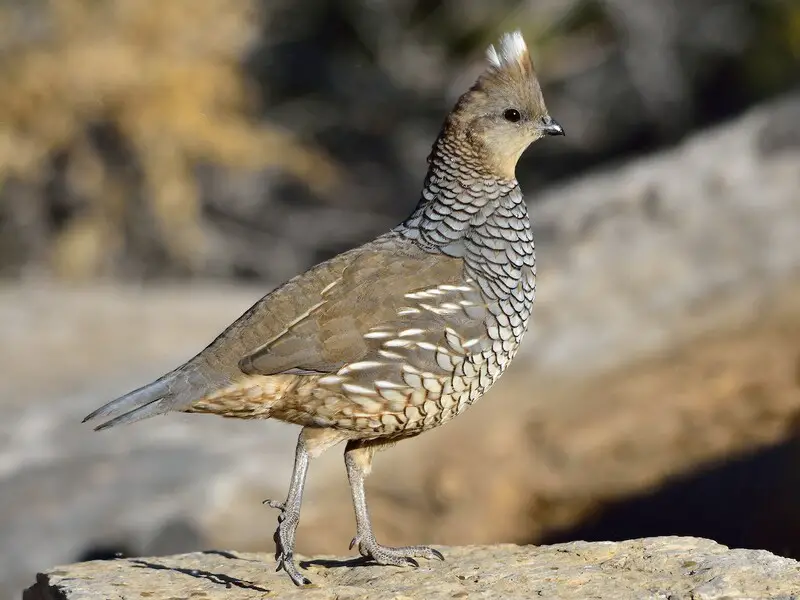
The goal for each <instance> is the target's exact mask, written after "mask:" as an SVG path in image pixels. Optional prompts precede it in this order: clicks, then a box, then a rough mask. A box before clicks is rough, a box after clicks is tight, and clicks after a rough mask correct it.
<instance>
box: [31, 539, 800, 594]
mask: <svg viewBox="0 0 800 600" xmlns="http://www.w3.org/2000/svg"><path fill="white" fill-rule="evenodd" d="M444 552H445V554H446V556H447V559H446V561H445V562H443V563H438V562H437V563H433V564H425V565H423V566H422V567H421V568H419V569H407V568H396V567H378V566H365V565H362V564H359V561H357V560H353V559H342V558H334V557H325V558H316V559H313V560H310V561H305V562H304V563H303V566H304V567H305V568H306V569H307V571H306V574H307V575H308V576H309V577H311V578H312V582H313V584H314V587H313V588H310V589H298V588H296V587H294V585H292V583H291V582H290V581H289V579H288V578H287V577H286V576H285V575H283V574H282V573H275V572H274V570H273V568H272V565H273V563H274V561H273V559H272V557H271V556H268V555H265V554H246V553H237V552H196V553H192V554H184V555H177V556H169V557H160V558H135V559H120V560H114V561H105V562H97V561H96V562H87V563H80V564H75V565H68V566H64V567H57V568H54V569H51V570H50V571H47V572H45V573H41V574H39V575H38V577H37V583H36V584H35V585H33V586H32V587H31V588H29V589H28V590H26V592H25V594H24V595H23V600H78V599H80V600H93V599H97V600H101V599H103V600H105V599H107V598H117V599H119V600H127V599H131V600H133V599H136V600H140V599H141V598H148V599H149V600H167V599H171V600H172V599H177V598H192V599H198V598H217V599H222V598H237V599H240V600H244V599H246V598H266V597H280V598H285V599H287V600H290V599H291V598H298V599H300V598H303V599H312V598H319V599H323V598H324V599H331V600H333V599H337V600H344V599H345V598H347V599H352V600H355V599H358V598H375V597H380V598H387V599H389V598H393V599H395V600H401V599H402V600H405V599H409V598H426V599H436V598H447V599H451V598H487V599H488V598H511V599H513V598H534V597H536V598H553V599H556V598H557V599H558V600H570V599H573V598H574V599H581V600H583V599H586V598H614V599H615V600H626V599H631V600H633V599H636V600H640V599H642V598H661V599H664V600H666V599H670V600H679V599H683V598H686V599H689V598H691V599H692V600H721V599H723V598H724V599H725V600H734V599H736V598H760V599H767V598H770V599H775V600H777V599H778V598H780V599H782V600H789V599H790V598H800V563H798V562H796V561H794V560H790V559H787V558H781V557H778V556H775V555H773V554H770V553H769V552H766V551H764V550H730V549H728V548H726V547H725V546H722V545H720V544H717V543H716V542H713V541H710V540H706V539H701V538H687V537H662V538H646V539H640V540H630V541H625V542H595V543H587V542H572V543H569V544H557V545H553V546H540V547H536V546H514V545H500V546H466V547H449V548H444Z"/></svg>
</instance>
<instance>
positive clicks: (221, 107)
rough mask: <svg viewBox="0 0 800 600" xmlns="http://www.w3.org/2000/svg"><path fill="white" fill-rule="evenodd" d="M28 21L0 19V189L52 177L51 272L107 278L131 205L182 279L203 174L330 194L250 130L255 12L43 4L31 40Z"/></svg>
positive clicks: (322, 170) (150, 1)
mask: <svg viewBox="0 0 800 600" xmlns="http://www.w3.org/2000/svg"><path fill="white" fill-rule="evenodd" d="M25 9H26V7H25V6H24V4H23V5H22V6H20V5H17V4H9V5H7V6H5V7H3V8H2V12H0V37H2V38H3V39H5V40H7V42H6V43H5V47H4V48H3V49H2V55H0V114H2V115H3V118H2V120H0V186H4V185H5V184H6V183H7V182H9V181H11V180H17V181H23V182H29V183H33V184H34V185H46V184H47V183H48V182H49V181H50V180H51V178H52V177H53V170H54V169H63V181H64V185H65V186H66V188H67V194H66V196H67V197H69V202H70V204H71V205H70V206H69V207H68V209H69V212H70V218H69V219H67V220H66V221H65V222H64V223H63V224H62V223H59V222H55V223H54V224H53V228H54V231H52V232H50V234H51V235H52V236H53V240H52V243H51V244H50V245H49V247H50V250H49V257H47V258H48V259H49V260H47V261H46V262H49V266H50V268H51V269H52V271H53V272H55V273H56V274H58V275H61V276H66V277H70V278H75V277H85V276H92V275H99V274H104V273H107V272H109V271H111V270H112V265H113V261H114V258H115V256H116V255H119V254H120V253H122V252H124V247H123V246H124V243H125V228H126V219H129V218H130V217H131V215H130V209H131V205H133V204H135V203H137V202H139V203H141V204H142V205H143V206H144V207H145V211H144V212H145V214H146V215H147V217H148V218H149V219H152V221H153V223H154V227H153V235H154V237H156V238H157V243H158V244H159V245H160V247H161V248H163V250H164V252H165V253H166V254H167V255H168V257H169V259H170V260H172V261H174V262H176V263H178V264H183V265H184V266H185V268H186V269H187V270H193V269H192V266H193V265H192V263H193V262H195V261H202V260H203V251H202V250H203V245H204V232H203V227H202V220H201V215H200V212H201V204H200V200H199V190H198V188H197V183H196V178H195V174H194V168H195V167H196V165H198V164H202V163H204V162H207V163H213V164H219V165H223V166H229V167H231V168H235V169H255V168H265V167H273V168H276V169H279V170H283V171H287V172H289V173H290V174H292V175H295V176H297V177H299V178H301V179H302V180H304V181H306V182H308V183H309V184H311V185H313V186H320V187H324V186H327V185H329V184H330V183H331V181H332V179H333V177H334V170H333V168H332V166H331V164H330V163H329V162H328V161H327V160H326V159H325V158H324V157H322V156H321V155H320V154H319V153H317V152H315V151H313V150H310V149H309V148H306V147H303V146H302V145H300V144H298V143H296V142H295V141H294V140H293V139H292V138H291V137H290V136H289V135H288V134H287V133H284V132H283V131H281V130H280V129H278V128H276V127H273V126H271V125H268V124H265V123H263V122H259V121H258V120H257V119H256V110H255V109H256V108H257V107H256V106H254V104H255V103H254V101H253V94H252V90H251V89H250V88H249V84H248V81H247V79H246V78H245V76H244V74H243V72H242V69H241V62H242V57H243V55H244V54H245V53H246V52H247V50H248V48H249V45H250V44H251V43H252V42H253V41H254V40H255V39H257V36H258V35H259V32H258V30H257V27H258V22H259V19H258V18H256V17H257V15H256V13H255V3H253V2H250V1H239V2H227V1H225V0H203V1H202V2H196V1H195V0H170V1H169V2H157V1H156V0H117V1H115V2H92V1H90V0H45V8H44V9H42V7H38V8H36V9H35V10H36V11H37V15H36V18H37V20H38V19H41V14H40V12H39V11H42V10H44V12H45V14H46V19H45V21H44V23H37V24H36V28H35V29H36V30H35V31H31V30H30V27H28V28H27V29H26V22H25V21H26V18H27V17H29V16H30V15H26V14H25ZM19 32H23V33H21V34H20V33H19ZM15 38H16V39H15ZM3 201H4V202H24V201H26V198H25V197H24V196H22V197H19V196H13V195H9V194H4V200H3ZM0 208H1V207H0ZM56 221H57V220H56Z"/></svg>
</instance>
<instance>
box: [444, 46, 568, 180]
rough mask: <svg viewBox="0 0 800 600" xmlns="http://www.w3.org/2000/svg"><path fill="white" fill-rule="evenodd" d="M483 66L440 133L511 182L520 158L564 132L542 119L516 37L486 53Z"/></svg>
mask: <svg viewBox="0 0 800 600" xmlns="http://www.w3.org/2000/svg"><path fill="white" fill-rule="evenodd" d="M486 58H487V61H488V65H487V67H486V69H485V70H484V72H483V73H482V74H481V75H480V77H478V80H477V81H476V82H475V85H473V86H472V88H471V89H470V90H469V91H468V92H466V93H465V94H464V95H463V96H461V98H460V99H459V101H458V103H457V104H456V107H455V109H454V110H453V112H452V113H451V115H450V117H449V118H448V122H447V124H446V127H445V130H446V131H448V132H449V135H451V136H456V137H458V136H461V137H463V139H464V140H465V141H466V142H467V143H468V144H469V145H470V146H472V147H473V148H474V149H475V151H476V152H478V153H479V154H480V155H481V156H482V157H483V160H484V162H485V164H486V165H487V166H488V167H489V168H491V169H492V171H493V172H494V173H496V174H497V175H499V176H502V177H508V178H511V177H513V176H514V168H515V166H516V163H517V160H518V159H519V157H520V155H521V154H522V152H524V150H525V148H527V147H528V146H529V145H530V144H531V143H532V142H534V141H536V140H537V139H539V138H541V137H543V136H545V135H563V134H564V131H563V130H562V129H561V127H560V125H558V123H556V122H555V121H554V120H553V119H552V118H551V117H550V115H549V114H548V112H547V107H546V106H545V103H544V99H543V98H542V90H541V88H540V87H539V80H538V79H537V77H536V72H535V71H534V68H533V63H532V62H531V57H530V53H529V52H528V46H527V45H526V44H525V40H524V39H523V37H522V34H521V33H520V32H519V31H514V32H513V33H507V34H505V35H503V36H502V37H501V38H500V41H499V43H498V44H497V45H496V46H489V48H488V50H487V51H486Z"/></svg>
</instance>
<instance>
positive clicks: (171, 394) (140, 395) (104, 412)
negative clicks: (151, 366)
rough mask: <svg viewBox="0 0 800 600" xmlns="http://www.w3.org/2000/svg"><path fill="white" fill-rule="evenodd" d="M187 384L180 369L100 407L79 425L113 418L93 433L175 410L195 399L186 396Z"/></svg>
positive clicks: (96, 428) (189, 391) (188, 387)
mask: <svg viewBox="0 0 800 600" xmlns="http://www.w3.org/2000/svg"><path fill="white" fill-rule="evenodd" d="M187 383H188V382H187V381H186V378H185V374H183V373H181V372H180V370H175V371H172V372H171V373H167V374H166V375H164V376H163V377H161V378H159V379H157V380H155V381H154V382H152V383H149V384H147V385H145V386H142V387H140V388H139V389H137V390H134V391H132V392H130V393H128V394H125V395H124V396H121V397H119V398H117V399H116V400H112V401H111V402H109V403H108V404H106V405H104V406H101V407H100V408H98V409H97V410H96V411H94V412H93V413H91V414H90V415H87V416H86V417H85V418H84V419H83V422H84V423H85V422H86V421H90V420H92V419H96V418H98V417H114V418H113V419H111V420H110V421H106V422H105V423H103V424H101V425H99V426H97V427H95V431H100V430H102V429H108V428H109V427H115V426H116V425H124V424H127V423H135V422H136V421H141V420H142V419H147V418H148V417H154V416H155V415H161V414H164V413H167V412H169V411H171V410H175V409H179V405H186V404H188V403H189V402H191V400H194V399H195V398H188V397H187V396H188V395H189V393H191V391H192V390H191V387H190V386H189V385H187ZM187 392H188V393H187Z"/></svg>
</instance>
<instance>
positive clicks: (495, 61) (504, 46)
mask: <svg viewBox="0 0 800 600" xmlns="http://www.w3.org/2000/svg"><path fill="white" fill-rule="evenodd" d="M486 58H487V60H488V61H489V67H490V68H493V69H501V70H502V69H508V68H512V67H523V68H525V67H527V66H529V65H530V64H531V59H530V55H529V54H528V46H527V44H525V39H524V38H523V37H522V32H520V31H519V30H517V31H514V32H512V33H506V34H503V36H502V37H501V38H500V43H499V44H498V48H495V47H494V46H489V48H488V49H487V50H486Z"/></svg>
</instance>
